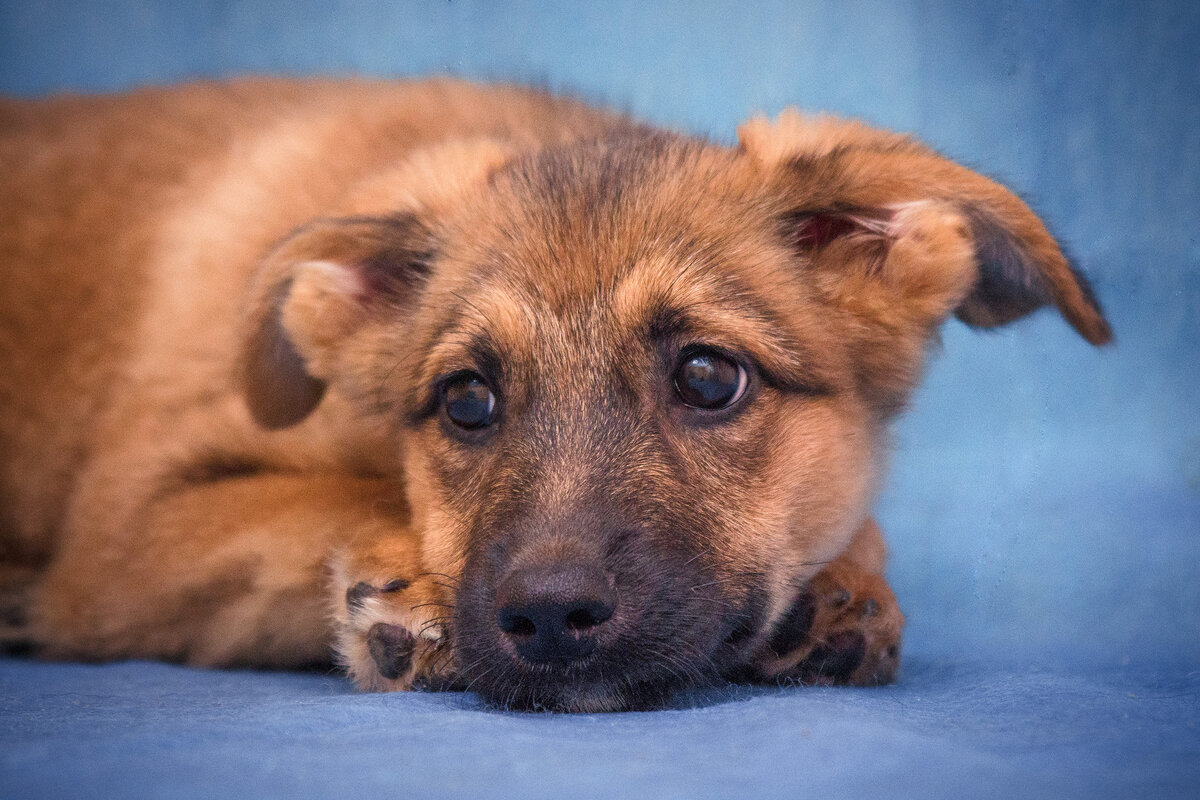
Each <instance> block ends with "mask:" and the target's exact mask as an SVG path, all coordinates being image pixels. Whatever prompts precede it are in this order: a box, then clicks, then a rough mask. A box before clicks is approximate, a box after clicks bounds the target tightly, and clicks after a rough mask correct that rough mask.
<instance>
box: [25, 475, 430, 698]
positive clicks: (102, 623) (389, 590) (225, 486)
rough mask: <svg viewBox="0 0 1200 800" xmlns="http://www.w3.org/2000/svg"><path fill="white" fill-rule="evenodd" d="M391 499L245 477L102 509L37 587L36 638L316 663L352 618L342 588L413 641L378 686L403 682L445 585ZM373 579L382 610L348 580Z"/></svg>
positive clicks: (55, 648)
mask: <svg viewBox="0 0 1200 800" xmlns="http://www.w3.org/2000/svg"><path fill="white" fill-rule="evenodd" d="M396 498H397V493H396V491H395V489H394V487H391V486H389V485H387V484H385V483H384V482H382V481H377V480H369V479H359V478H353V477H349V476H338V475H323V476H322V475H295V474H250V475H242V476H229V477H225V478H223V479H220V480H215V481H210V482H206V483H201V484H196V485H191V486H184V487H179V488H177V489H175V490H173V491H169V492H162V493H160V495H159V496H157V497H156V499H154V500H152V501H149V502H145V503H142V504H140V508H137V509H136V510H134V511H132V512H130V513H122V514H116V515H114V516H112V517H108V518H105V517H104V514H103V512H100V513H98V514H96V515H95V516H94V518H93V519H92V520H91V524H90V525H88V526H86V527H85V526H79V527H77V528H76V529H75V530H74V531H73V532H72V533H73V535H71V536H68V538H67V539H66V541H64V543H63V546H62V547H61V549H60V551H59V553H58V554H57V556H56V558H55V560H54V561H53V562H52V563H51V565H50V567H49V569H48V571H47V572H46V574H45V576H44V578H43V580H42V581H41V582H40V584H39V585H38V586H37V587H36V589H35V592H34V595H33V602H32V603H31V608H30V611H31V615H30V629H31V633H32V635H33V638H34V642H35V646H36V648H37V649H38V651H39V652H41V653H43V654H45V655H47V656H50V657H66V658H84V659H112V658H128V657H144V658H165V659H170V660H178V661H184V662H186V663H190V664H196V665H204V666H230V665H252V666H268V667H291V666H300V665H305V664H311V663H320V662H326V663H327V662H328V661H329V660H330V658H331V655H332V653H333V651H332V647H333V645H334V644H335V639H342V640H345V639H346V636H345V631H344V629H345V628H346V626H347V625H350V627H352V628H353V625H354V622H353V615H348V614H347V596H348V589H350V595H352V597H351V599H352V600H356V599H357V600H361V605H362V606H363V609H369V610H370V611H371V612H372V615H371V619H373V620H376V621H380V622H386V624H388V625H389V626H391V627H390V628H389V629H388V632H390V633H393V634H396V635H399V633H397V632H402V633H403V634H404V635H406V636H409V637H411V638H412V639H413V643H414V644H413V647H412V648H411V649H412V650H413V658H412V667H413V668H412V669H408V670H400V671H398V670H395V669H393V670H392V672H394V673H397V674H395V675H394V676H393V677H394V679H393V680H391V681H390V682H389V683H388V684H387V688H407V685H406V683H405V681H407V680H409V679H411V678H412V677H413V676H414V675H415V672H416V668H417V667H418V666H421V665H423V664H425V663H426V662H427V661H428V660H429V659H427V658H426V657H425V656H426V655H427V654H426V652H425V651H432V650H434V649H436V645H437V643H438V642H437V639H436V637H432V636H431V630H433V628H430V627H428V626H429V625H430V623H431V622H434V623H435V620H434V619H433V618H434V617H438V616H440V615H441V614H440V612H439V607H438V606H437V605H434V604H437V603H441V602H442V600H441V599H440V598H441V597H442V591H441V589H440V587H438V586H437V585H436V584H435V583H434V582H433V580H432V579H430V577H429V576H422V575H421V574H420V567H419V563H418V552H419V546H418V542H417V541H416V537H415V536H413V534H412V532H411V530H410V528H409V520H408V514H407V511H406V509H405V507H404V504H403V502H402V501H398V500H397V499H396ZM364 570H365V571H364ZM377 576H378V577H379V578H380V579H381V582H380V583H379V584H378V585H373V588H375V589H378V591H379V592H380V597H383V596H384V595H386V597H387V600H386V606H387V607H384V606H385V602H384V601H383V600H381V599H379V598H374V599H372V598H370V597H368V595H369V594H370V592H369V591H368V590H367V589H355V588H353V587H357V586H358V584H359V582H361V581H363V580H373V579H375V578H376V577H377ZM384 576H386V578H387V580H386V581H382V578H383V577H384ZM346 581H353V583H352V584H351V585H350V586H347V585H346ZM331 598H332V600H331ZM392 607H394V609H393V608H392ZM390 611H395V613H389V612H390ZM355 630H357V629H355ZM335 633H336V636H335ZM369 634H370V631H369V630H368V631H365V632H364V636H363V642H366V643H368V646H369V642H371V641H374V640H373V639H371V637H370V635H369ZM376 638H378V636H377V637H376ZM378 649H379V647H378V646H377V647H376V650H378ZM351 650H352V648H351ZM355 652H357V651H353V650H352V653H351V655H353V653H355ZM348 660H349V661H350V662H351V667H352V669H353V670H354V671H355V674H356V675H357V674H358V673H359V670H358V669H357V667H358V662H357V661H355V660H354V658H350V659H348ZM401 673H402V674H401ZM360 681H361V678H360ZM368 685H372V686H374V685H375V684H368ZM376 688H382V687H376Z"/></svg>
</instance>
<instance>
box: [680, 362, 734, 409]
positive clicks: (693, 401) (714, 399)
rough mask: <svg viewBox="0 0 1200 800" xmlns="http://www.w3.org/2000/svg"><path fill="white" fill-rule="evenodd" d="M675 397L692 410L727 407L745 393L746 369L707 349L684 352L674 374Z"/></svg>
mask: <svg viewBox="0 0 1200 800" xmlns="http://www.w3.org/2000/svg"><path fill="white" fill-rule="evenodd" d="M674 382H675V394H676V395H677V396H678V397H679V399H680V400H681V401H682V402H683V404H684V405H686V406H690V407H692V408H701V409H707V410H718V409H723V408H729V407H730V406H732V405H733V404H734V403H736V402H737V401H738V400H740V399H742V397H743V396H744V395H745V394H746V387H747V386H748V385H749V383H750V379H749V376H748V375H747V374H746V368H745V367H743V366H742V365H741V364H739V363H738V362H737V361H735V360H733V359H732V358H730V357H729V356H727V355H725V354H724V353H722V352H720V351H719V350H715V349H713V348H711V347H695V348H690V349H688V350H685V351H684V352H683V354H682V356H681V357H680V361H679V366H678V367H676V368H675V375H674Z"/></svg>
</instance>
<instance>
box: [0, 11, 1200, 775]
mask: <svg viewBox="0 0 1200 800" xmlns="http://www.w3.org/2000/svg"><path fill="white" fill-rule="evenodd" d="M1197 41H1200V4H1196V3H1194V2H1169V1H1167V0H1163V2H1156V3H1152V4H1142V3H1124V2H1110V1H1109V0H1087V1H1086V2H1085V1H1084V0H1071V1H1070V2H1052V3H1047V2H1041V1H1040V0H997V2H991V3H980V4H970V3H961V2H954V1H953V0H908V1H899V0H898V1H897V2H876V3H844V2H838V1H837V0H769V1H764V2H759V3H753V4H748V3H738V2H732V1H729V2H707V3H701V2H683V0H672V1H671V2H662V3H644V2H640V1H639V2H635V0H607V1H604V2H593V3H587V4H583V3H580V4H570V5H569V6H566V5H559V4H555V3H551V2H541V1H540V0H521V2H513V3H507V4H500V3H494V2H490V0H456V2H454V3H432V2H424V0H412V1H411V2H384V0H358V1H357V2H338V3H328V2H324V1H323V0H259V1H257V2H252V1H243V2H233V3H230V2H225V0H197V1H196V2H189V3H177V2H168V1H167V0H161V2H155V1H154V0H104V2H99V3H87V4H80V3H73V2H69V0H47V1H46V2H38V3H21V2H0V91H4V92H9V93H16V94H22V95H37V94H40V93H44V92H48V91H57V90H84V91H94V90H110V89H120V88H126V87H130V86H134V85H138V84H142V83H161V82H167V81H172V80H180V79H185V78H194V77H202V76H223V75H232V74H239V73H245V72H273V73H281V72H282V73H288V74H317V73H320V74H345V73H351V72H354V73H367V74H374V75H424V74H430V73H443V72H453V73H456V74H459V75H464V76H467V77H473V78H487V79H496V78H500V79H516V80H527V81H528V80H533V81H536V82H539V83H543V84H548V85H550V86H551V87H555V88H569V89H574V90H576V91H579V92H581V93H583V94H584V95H585V96H588V97H594V98H597V99H602V100H605V101H608V102H611V103H614V104H617V105H623V106H625V107H627V108H629V109H631V110H633V111H635V112H636V113H638V114H639V115H641V116H644V117H646V118H649V119H651V120H654V121H657V122H660V123H663V124H667V125H671V126H675V127H679V128H683V129H687V130H691V131H695V132H698V133H703V134H709V135H712V136H714V137H717V138H718V139H721V140H725V141H728V140H730V138H731V137H732V134H733V131H734V129H735V126H736V125H737V123H738V122H740V121H741V120H742V119H744V118H745V117H747V116H749V115H750V114H751V113H753V112H755V111H760V110H761V111H766V112H769V113H774V112H776V111H778V110H779V109H780V108H782V107H784V106H787V105H801V106H803V107H806V108H809V109H813V110H820V109H824V110H829V111H835V112H838V113H842V114H849V115H855V116H860V117H863V118H865V119H867V120H868V121H871V122H874V123H877V124H880V125H883V126H886V127H890V128H896V129H899V130H905V131H911V132H913V133H916V134H917V135H919V136H920V137H921V138H923V139H925V140H926V141H928V142H930V143H931V144H932V145H934V146H935V147H937V148H938V149H940V150H941V151H943V152H945V153H946V154H947V155H949V156H951V157H954V158H957V159H960V160H962V161H963V162H965V163H967V164H969V165H972V166H975V167H978V168H979V169H981V170H983V171H985V172H987V173H989V174H993V175H996V176H998V177H1000V178H1001V179H1003V180H1004V181H1005V182H1006V183H1008V184H1009V185H1011V186H1012V187H1014V188H1015V189H1016V190H1017V191H1018V192H1020V193H1021V194H1023V195H1024V196H1026V197H1028V198H1029V199H1030V200H1031V202H1032V203H1033V205H1034V206H1035V207H1036V208H1037V209H1038V210H1039V212H1040V213H1041V214H1042V215H1043V216H1044V217H1045V219H1046V220H1047V222H1048V224H1049V226H1050V228H1051V229H1052V230H1053V231H1054V232H1055V233H1056V235H1057V236H1058V237H1059V238H1060V239H1061V240H1062V241H1064V242H1065V243H1066V244H1067V246H1068V247H1069V249H1070V250H1071V251H1072V253H1073V255H1074V257H1075V259H1076V260H1077V262H1078V263H1079V264H1080V265H1081V266H1082V267H1083V268H1084V269H1085V270H1086V271H1087V272H1088V273H1089V274H1090V275H1091V276H1092V277H1093V279H1094V283H1095V286H1096V289H1097V293H1098V295H1099V297H1100V299H1101V301H1102V302H1103V303H1104V305H1105V307H1106V309H1107V312H1108V315H1109V317H1110V319H1111V320H1112V322H1113V327H1114V329H1115V331H1116V335H1117V344H1116V346H1115V347H1113V348H1108V349H1106V350H1103V351H1094V350H1091V349H1090V348H1088V347H1087V346H1086V345H1085V344H1084V343H1082V342H1081V341H1080V340H1079V339H1078V338H1077V337H1076V336H1075V335H1074V334H1073V333H1072V332H1071V331H1070V330H1069V329H1068V328H1067V326H1066V325H1064V324H1063V323H1062V322H1061V320H1059V319H1057V318H1056V317H1055V316H1053V315H1051V314H1048V313H1046V314H1039V315H1035V316H1034V317H1032V318H1030V319H1029V320H1026V321H1023V322H1021V323H1019V324H1017V325H1014V326H1011V327H1009V328H1005V329H1003V330H1002V331H999V332H996V333H992V334H988V335H980V334H978V333H976V332H973V331H969V330H967V329H966V328H965V327H963V326H962V325H959V324H957V323H954V322H951V323H950V324H949V325H948V326H947V327H946V328H945V331H944V336H943V341H942V344H941V346H940V348H938V349H937V350H936V351H935V353H934V355H933V358H932V360H931V363H930V368H929V374H928V377H927V380H926V382H925V383H924V385H923V387H922V388H921V390H920V391H919V392H918V394H917V396H916V397H915V398H914V402H913V407H912V410H911V411H910V412H909V413H908V415H907V416H906V417H904V418H903V419H902V420H901V422H900V424H899V426H898V428H897V431H896V452H895V457H894V459H893V466H892V472H891V476H890V478H889V481H888V483H887V486H886V487H885V491H884V494H883V497H882V499H881V501H880V504H879V509H878V517H879V519H880V522H881V524H882V526H883V528H884V530H885V531H886V533H887V536H888V539H889V542H890V544H891V546H892V562H891V563H892V566H891V570H890V578H891V580H892V583H893V585H894V587H895V588H896V592H897V595H898V596H899V598H900V600H901V603H902V605H903V607H904V609H905V611H906V613H907V614H908V618H909V627H908V630H907V642H908V644H907V648H906V657H905V664H904V667H903V673H902V679H901V683H900V684H899V685H898V686H895V687H890V688H885V689H880V690H870V691H860V690H823V689H822V690H816V689H802V690H778V691H776V690H762V691H749V690H744V689H737V690H732V693H726V694H722V693H719V692H718V693H715V694H709V695H692V696H690V697H688V698H685V699H684V700H682V701H681V704H680V706H679V708H677V709H674V710H668V711H663V712H654V713H645V714H621V715H611V716H583V717H573V718H567V717H554V716H544V715H530V716H521V715H511V714H503V713H498V712H495V711H490V710H487V709H485V708H482V707H481V706H480V705H479V704H478V701H477V700H476V699H475V698H473V697H472V696H470V695H409V696H362V695H356V694H353V693H352V692H351V691H350V689H349V687H348V686H347V684H346V683H345V682H344V681H343V680H342V679H340V678H337V677H322V676H314V675H274V674H254V673H214V672H196V671H191V670H185V669H180V668H175V667H168V666H163V665H114V666H78V665H41V664H36V663H32V662H23V661H0V686H2V691H0V708H2V709H3V712H2V716H0V739H2V741H3V748H2V751H0V796H2V797H84V796H87V797H97V796H100V797H103V796H129V797H137V796H178V797H226V796H234V795H236V794H238V793H239V792H244V793H248V794H252V795H263V796H279V797H308V796H314V797H316V796H343V795H344V796H351V797H357V796H361V795H368V796H372V797H374V796H380V795H383V796H394V795H401V796H403V795H407V796H418V797H420V796H429V797H440V796H463V797H480V796H511V797H542V796H547V797H548V796H556V797H558V796H594V797H623V796H629V797H633V796H660V797H703V796H709V795H711V796H728V797H748V796H761V797H772V796H779V797H806V796H814V797H859V796H866V795H869V794H875V795H880V796H887V797H893V796H907V797H922V798H924V797H990V796H994V797H1013V796H1023V797H1026V798H1036V797H1139V798H1141V797H1196V796H1200V766H1198V765H1200V739H1198V735H1197V729H1196V725H1197V721H1198V719H1197V718H1198V716H1200V715H1198V711H1197V698H1198V692H1200V688H1198V687H1200V678H1198V674H1200V673H1198V670H1200V412H1198V410H1197V409H1198V408H1200V401H1198V400H1197V398H1200V225H1198V221H1200V102H1197V99H1196V98H1198V97H1200V48H1198V47H1197V44H1196V43H1197ZM689 702H690V703H692V704H693V705H694V707H688V706H687V704H688V703H689Z"/></svg>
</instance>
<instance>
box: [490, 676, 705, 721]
mask: <svg viewBox="0 0 1200 800" xmlns="http://www.w3.org/2000/svg"><path fill="white" fill-rule="evenodd" d="M521 673H522V674H518V675H513V674H511V673H510V674H509V675H508V676H507V677H506V678H505V679H503V680H497V681H487V680H486V679H484V680H481V681H478V682H477V683H476V685H475V686H473V687H472V691H475V692H478V693H479V695H480V696H482V697H483V698H484V699H485V700H486V701H487V702H488V703H490V704H491V705H494V706H496V707H497V708H503V709H506V710H512V711H547V712H556V713H575V714H596V713H604V712H611V711H651V710H654V709H658V708H662V707H663V706H664V705H665V704H666V703H667V701H668V700H670V698H671V696H672V695H673V694H674V693H675V692H676V691H678V690H679V689H681V688H683V684H684V682H683V681H681V680H679V679H678V678H677V677H675V676H673V675H670V674H663V675H659V676H647V677H646V678H644V679H637V680H631V679H616V680H612V679H607V678H600V677H597V676H595V675H588V674H587V673H586V672H576V673H572V671H563V672H549V671H544V672H543V671H538V670H522V671H521Z"/></svg>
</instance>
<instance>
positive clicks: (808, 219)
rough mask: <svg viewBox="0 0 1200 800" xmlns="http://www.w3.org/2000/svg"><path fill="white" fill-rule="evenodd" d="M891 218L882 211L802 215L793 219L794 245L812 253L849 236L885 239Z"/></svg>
mask: <svg viewBox="0 0 1200 800" xmlns="http://www.w3.org/2000/svg"><path fill="white" fill-rule="evenodd" d="M892 216H893V214H892V212H890V211H887V210H883V209H870V210H867V209H854V210H846V211H810V212H802V213H800V214H797V215H796V216H794V217H793V218H792V227H791V231H792V242H793V244H794V245H795V246H796V248H797V249H799V250H801V251H804V252H812V251H814V250H820V249H821V248H822V247H825V246H826V245H827V244H829V243H830V242H832V241H834V240H835V239H840V238H842V237H843V236H849V235H850V234H858V233H869V234H874V235H877V236H880V235H886V233H887V223H888V221H889V220H890V219H891V217H892Z"/></svg>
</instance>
